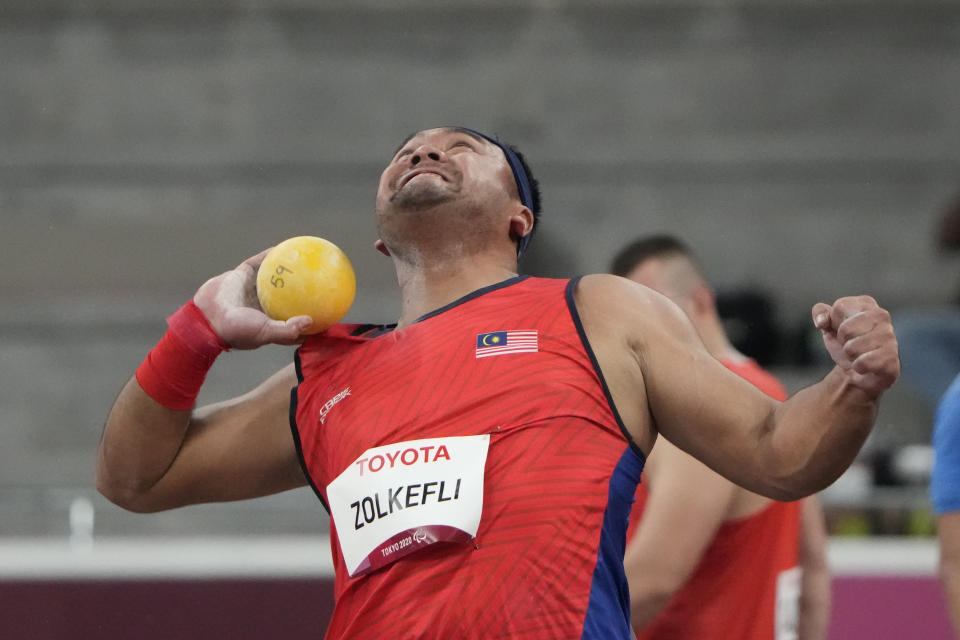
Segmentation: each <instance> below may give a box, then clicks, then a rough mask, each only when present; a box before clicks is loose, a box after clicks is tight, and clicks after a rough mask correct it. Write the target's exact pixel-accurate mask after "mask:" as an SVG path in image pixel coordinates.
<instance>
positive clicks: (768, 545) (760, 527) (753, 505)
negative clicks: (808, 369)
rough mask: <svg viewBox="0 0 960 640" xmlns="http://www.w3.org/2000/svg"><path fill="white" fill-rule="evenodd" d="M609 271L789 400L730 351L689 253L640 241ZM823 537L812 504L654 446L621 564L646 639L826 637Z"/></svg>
mask: <svg viewBox="0 0 960 640" xmlns="http://www.w3.org/2000/svg"><path fill="white" fill-rule="evenodd" d="M611 271H612V272H613V273H615V274H616V275H620V276H624V277H627V278H629V279H631V280H633V281H634V282H638V283H640V284H642V285H645V286H647V287H650V288H651V289H653V290H654V291H657V292H658V293H661V294H663V295H665V296H666V297H668V298H670V300H672V301H673V302H674V303H676V304H677V306H679V307H680V308H681V309H682V310H683V311H684V313H686V315H687V317H688V318H690V321H691V322H692V323H693V326H694V328H696V330H697V333H698V334H699V335H700V338H701V339H702V340H703V343H704V346H705V347H706V348H707V351H709V352H710V354H711V355H713V356H714V357H715V358H717V359H718V360H719V361H720V362H721V363H723V365H724V366H725V367H727V368H728V369H730V370H731V371H733V372H734V373H736V374H737V375H739V376H741V377H743V378H744V379H746V380H747V381H749V382H751V383H752V384H754V385H756V386H757V388H759V389H760V390H761V391H763V392H764V393H766V394H767V395H769V396H771V397H772V398H775V399H777V400H784V399H785V398H786V397H787V392H786V390H785V389H784V388H783V386H782V385H781V384H780V382H779V381H778V380H777V379H776V378H775V377H774V376H773V375H771V374H770V373H768V372H767V371H764V370H763V369H762V368H761V367H760V366H759V365H758V364H757V363H756V361H754V360H753V359H751V358H748V357H746V356H745V355H743V354H742V353H740V352H739V351H737V350H736V349H735V348H734V347H733V345H732V344H731V343H730V340H729V339H728V337H727V334H726V332H725V331H724V328H723V323H722V321H721V319H720V317H719V314H718V312H717V306H716V302H715V294H714V291H713V290H712V288H711V287H710V285H709V284H708V282H707V279H706V277H705V276H704V273H703V269H702V267H701V265H700V264H699V261H698V260H697V259H696V257H695V256H694V255H693V253H692V252H691V250H690V249H689V247H688V246H687V245H686V244H684V243H683V242H681V241H680V240H679V239H677V238H675V237H673V236H669V235H654V236H648V237H644V238H640V239H638V240H636V241H634V242H632V243H631V244H629V245H628V246H626V247H624V248H623V249H622V250H621V251H620V252H619V253H618V254H617V256H616V257H615V258H614V260H613V264H612V266H611ZM826 541H827V534H826V528H825V525H824V520H823V514H822V511H821V508H820V505H819V503H818V502H817V499H816V498H815V497H813V496H811V497H809V498H805V499H804V500H801V501H797V502H777V501H774V500H770V499H769V498H765V497H764V496H761V495H757V494H755V493H752V492H750V491H747V490H746V489H743V488H741V487H738V486H737V485H735V484H733V483H732V482H730V481H729V480H727V479H726V478H724V477H723V476H721V475H719V474H717V473H715V472H713V471H711V470H710V469H709V468H707V467H706V466H704V465H703V464H701V463H700V462H698V461H697V460H695V459H694V458H692V457H691V456H690V455H688V454H686V453H684V452H683V451H681V450H680V449H678V448H677V447H676V446H674V445H672V444H671V443H670V442H668V441H666V440H665V439H663V438H661V439H659V440H658V441H657V444H656V445H655V446H654V448H653V451H652V452H651V454H650V456H649V458H648V460H647V464H646V466H645V467H644V472H643V482H641V483H640V485H639V486H638V487H637V503H636V504H635V505H634V509H633V512H632V518H631V527H630V529H629V531H628V545H627V552H626V558H625V561H624V564H625V566H626V572H627V580H628V582H629V584H630V602H631V611H632V622H633V626H634V628H635V629H637V631H638V637H639V638H640V639H641V640H646V639H651V640H652V639H655V638H661V639H676V640H683V639H689V640H694V639H697V638H707V637H716V636H717V635H718V633H719V630H722V636H723V637H724V638H728V639H730V640H769V639H770V638H774V639H775V640H792V639H794V638H799V639H800V640H822V639H823V638H824V637H825V636H826V632H827V622H828V616H829V607H830V576H829V572H828V569H827V564H826Z"/></svg>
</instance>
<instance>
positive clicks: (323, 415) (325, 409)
mask: <svg viewBox="0 0 960 640" xmlns="http://www.w3.org/2000/svg"><path fill="white" fill-rule="evenodd" d="M348 395H350V387H347V388H346V389H344V390H343V391H341V392H340V393H338V394H337V395H335V396H333V397H332V398H330V399H329V400H327V401H326V402H325V403H324V404H323V406H322V407H320V424H323V423H324V422H326V420H327V414H328V413H330V409H333V408H334V407H335V406H337V403H338V402H340V401H341V400H343V399H344V398H346V397H347V396H348Z"/></svg>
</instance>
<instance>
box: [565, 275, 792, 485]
mask: <svg viewBox="0 0 960 640" xmlns="http://www.w3.org/2000/svg"><path fill="white" fill-rule="evenodd" d="M577 301H578V306H579V307H581V308H582V310H581V316H582V317H583V319H584V325H585V329H586V330H587V335H588V337H589V338H590V339H591V342H592V343H594V349H595V351H596V353H597V358H598V360H599V361H600V364H601V369H602V370H603V372H604V376H605V378H606V381H607V384H608V386H609V388H610V390H611V394H612V395H613V397H614V400H615V402H616V404H617V407H618V409H619V411H620V414H621V416H622V417H623V420H624V423H625V425H626V427H627V430H628V431H629V432H630V433H631V434H632V435H633V437H634V438H635V439H636V440H637V443H638V444H639V445H640V446H641V447H642V448H645V450H646V449H648V448H649V447H650V446H652V443H653V437H654V434H655V433H656V432H659V433H661V434H663V435H664V436H665V437H666V438H667V439H668V440H670V441H671V442H673V443H674V444H675V445H677V446H678V447H680V448H681V449H683V450H684V451H686V452H688V453H690V454H691V455H693V456H694V457H695V458H697V459H699V460H700V461H702V462H704V463H705V464H706V465H707V466H709V467H710V468H712V469H713V470H714V471H716V472H718V473H720V474H721V475H723V476H725V477H727V478H728V479H730V480H732V481H734V482H735V483H736V484H739V485H741V486H744V487H746V488H748V489H751V490H754V491H756V492H758V493H765V494H766V493H769V491H767V487H766V485H765V483H764V482H763V473H762V471H761V469H762V465H761V464H759V463H758V464H756V465H754V464H752V463H753V461H754V457H755V456H754V454H755V453H756V452H757V450H758V448H759V447H760V445H761V443H762V441H763V439H764V437H765V436H766V435H767V432H768V431H769V428H770V425H771V424H772V419H773V414H774V411H775V409H776V407H777V406H778V403H777V402H776V401H774V400H772V399H771V398H769V397H768V396H766V395H765V394H764V393H762V392H761V391H760V390H758V389H757V388H756V387H754V386H753V385H752V384H750V383H749V382H747V381H745V380H744V379H743V378H741V377H740V376H738V375H736V374H734V373H733V372H731V371H730V370H729V369H727V368H726V367H724V366H723V365H722V364H721V363H720V362H719V361H718V360H716V359H715V358H714V357H713V356H711V355H710V353H708V352H707V350H706V348H705V347H704V346H703V343H702V342H701V340H700V337H699V336H698V335H697V333H696V330H695V329H694V328H693V326H692V324H691V323H690V320H689V319H688V318H687V317H686V315H684V313H683V311H682V310H681V309H680V308H679V307H677V306H676V305H675V304H674V303H672V302H671V301H670V300H668V299H667V298H665V297H664V296H662V295H660V294H658V293H656V292H654V291H652V290H650V289H648V288H646V287H643V286H641V285H638V284H636V283H633V282H630V281H628V280H626V279H625V278H617V277H615V276H590V277H589V278H584V279H583V281H582V282H581V286H580V288H579V289H578V297H577Z"/></svg>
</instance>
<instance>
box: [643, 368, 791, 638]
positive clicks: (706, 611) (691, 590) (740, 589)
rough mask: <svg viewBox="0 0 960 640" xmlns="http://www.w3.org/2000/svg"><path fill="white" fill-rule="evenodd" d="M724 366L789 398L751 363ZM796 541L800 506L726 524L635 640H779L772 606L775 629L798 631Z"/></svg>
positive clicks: (774, 505) (784, 505) (774, 506)
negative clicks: (796, 628)
mask: <svg viewBox="0 0 960 640" xmlns="http://www.w3.org/2000/svg"><path fill="white" fill-rule="evenodd" d="M723 364H724V366H726V367H727V368H728V369H730V370H731V371H733V372H734V373H736V374H738V375H740V376H741V377H743V378H745V379H746V380H748V381H749V382H751V383H753V384H754V385H755V386H756V387H758V388H759V389H760V390H761V391H763V392H764V393H766V394H767V395H769V396H771V397H773V398H776V399H777V400H783V399H785V398H786V397H787V392H786V390H785V389H784V388H783V385H781V384H780V382H779V381H778V380H777V379H776V378H775V377H774V376H772V375H770V374H769V373H767V372H766V371H764V370H763V369H761V368H760V367H759V366H758V365H757V363H756V362H754V361H753V360H745V361H742V362H732V361H723ZM647 495H648V494H647V486H646V485H641V486H638V487H637V492H636V497H637V502H636V505H635V506H634V510H633V515H632V518H631V525H630V532H629V537H632V536H633V533H634V531H635V529H636V525H637V524H638V523H639V520H640V519H641V518H642V512H643V508H644V505H645V504H646V501H647ZM799 540H800V502H775V501H771V502H770V504H769V505H767V506H766V507H764V508H763V509H761V510H760V511H759V512H757V513H754V514H751V515H749V516H746V517H744V518H738V519H736V520H728V521H727V522H724V523H723V524H721V525H720V527H719V529H717V533H716V535H715V536H714V538H713V540H712V541H711V542H710V545H709V546H708V547H707V549H706V551H704V553H703V557H702V558H701V559H700V563H699V564H698V565H697V568H696V569H695V570H694V572H693V574H692V575H691V576H690V578H689V579H688V580H687V582H686V583H684V585H683V587H682V588H681V589H680V591H678V592H677V593H676V594H675V595H674V597H673V598H672V599H671V600H670V604H669V605H667V608H666V609H664V610H663V611H662V612H661V613H660V615H659V616H657V617H656V618H655V619H654V621H653V622H651V623H650V624H649V625H648V626H647V627H646V628H645V629H643V630H642V631H641V632H640V633H638V634H637V638H638V640H700V639H701V638H729V639H730V640H775V639H776V638H780V637H781V636H779V635H777V633H776V630H777V627H778V620H777V617H778V616H777V607H778V602H779V603H780V606H781V609H780V620H779V624H780V625H785V627H786V629H793V628H795V624H796V619H795V615H796V609H795V606H796V602H797V600H796V598H798V597H799V592H798V589H799V584H798V582H797V581H798V580H799V572H798V571H797V570H796V567H797V564H798V557H799ZM791 601H792V604H791ZM782 637H789V638H792V637H795V635H791V634H789V633H787V634H786V635H784V636H782Z"/></svg>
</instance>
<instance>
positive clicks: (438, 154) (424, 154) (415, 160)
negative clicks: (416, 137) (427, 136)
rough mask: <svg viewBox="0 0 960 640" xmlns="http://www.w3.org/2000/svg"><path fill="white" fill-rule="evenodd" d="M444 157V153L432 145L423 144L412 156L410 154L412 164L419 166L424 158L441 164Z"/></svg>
mask: <svg viewBox="0 0 960 640" xmlns="http://www.w3.org/2000/svg"><path fill="white" fill-rule="evenodd" d="M443 155H444V154H443V151H440V150H439V149H437V148H436V147H434V146H433V145H431V144H427V143H423V144H421V145H420V146H419V147H417V148H416V149H414V150H413V153H412V154H410V164H412V165H418V164H420V161H421V160H423V159H424V158H429V159H430V160H433V161H434V162H440V160H441V159H442V158H443Z"/></svg>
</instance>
